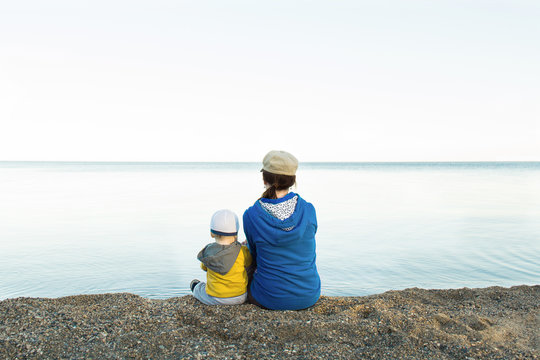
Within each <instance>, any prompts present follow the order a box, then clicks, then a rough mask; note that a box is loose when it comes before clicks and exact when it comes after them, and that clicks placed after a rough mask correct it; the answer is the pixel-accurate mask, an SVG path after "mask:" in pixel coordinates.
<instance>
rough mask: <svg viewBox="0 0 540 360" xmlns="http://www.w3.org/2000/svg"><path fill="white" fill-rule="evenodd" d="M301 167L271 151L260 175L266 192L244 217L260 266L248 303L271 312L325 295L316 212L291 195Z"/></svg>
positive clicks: (307, 303) (304, 305)
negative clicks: (317, 262)
mask: <svg viewBox="0 0 540 360" xmlns="http://www.w3.org/2000/svg"><path fill="white" fill-rule="evenodd" d="M297 168H298V160H296V158H295V157H294V156H293V155H292V154H289V153H288V152H285V151H270V152H269V153H268V154H267V155H266V156H265V157H264V160H263V168H262V170H261V171H262V173H263V182H264V185H265V187H266V191H265V192H264V193H263V195H262V197H261V198H260V199H259V200H257V201H256V202H255V204H254V205H253V206H251V207H250V208H249V209H247V210H246V211H245V212H244V217H243V223H244V232H245V234H246V239H247V242H248V247H249V250H250V252H251V255H252V257H253V259H254V261H255V266H256V269H255V272H254V273H253V279H252V281H251V283H250V286H249V289H248V299H249V301H250V302H252V303H254V304H256V305H259V306H261V307H264V308H267V309H273V310H299V309H305V308H308V307H310V306H312V305H314V304H315V303H316V302H317V300H318V299H319V296H320V293H321V280H320V278H319V274H318V272H317V267H316V265H315V233H316V232H317V217H316V215H315V208H314V207H313V205H311V204H310V203H308V202H306V201H305V200H304V199H302V198H301V197H300V196H299V195H298V194H295V193H294V192H289V189H290V188H291V187H292V186H293V185H294V184H295V183H296V169H297Z"/></svg>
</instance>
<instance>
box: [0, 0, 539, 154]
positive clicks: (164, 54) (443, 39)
mask: <svg viewBox="0 0 540 360" xmlns="http://www.w3.org/2000/svg"><path fill="white" fill-rule="evenodd" d="M539 19H540V2H539V1H537V0H531V1H520V0H507V1H497V0H486V1H476V0H466V1H459V0H426V1H414V0H412V1H405V0H399V1H397V0H396V1H384V0H383V1H373V0H371V1H358V0H356V1H340V0H327V1H315V0H314V1H307V0H306V1H292V0H271V1H252V0H249V1H248V0H246V1H229V0H227V1H223V0H219V1H203V0H193V1H178V0H175V1H161V0H154V1H118V0H107V1H82V0H65V1H55V0H50V1H25V0H21V1H2V2H1V3H0V161H1V160H4V161H5V160H48V161H260V160H261V159H262V157H263V156H264V154H265V153H266V152H267V151H269V150H272V149H277V150H287V151H290V152H292V153H293V154H295V155H296V157H297V158H298V159H299V160H300V161H512V160H521V161H540V20H539Z"/></svg>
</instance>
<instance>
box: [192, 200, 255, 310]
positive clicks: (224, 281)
mask: <svg viewBox="0 0 540 360" xmlns="http://www.w3.org/2000/svg"><path fill="white" fill-rule="evenodd" d="M210 236H212V238H214V239H215V242H214V243H211V244H208V245H206V246H205V247H204V249H202V250H201V251H200V252H199V254H198V255H197V259H199V260H200V261H201V268H202V269H203V270H204V271H206V283H204V282H202V281H199V280H197V279H195V280H193V281H192V282H191V284H190V287H191V291H192V292H193V296H195V298H197V299H198V300H199V301H200V302H202V303H203V304H206V305H237V304H242V303H244V302H245V301H246V298H247V284H248V276H247V273H246V267H247V266H249V265H250V264H251V254H250V253H249V250H248V248H247V247H246V246H243V245H241V244H240V243H239V242H238V217H237V216H236V214H235V213H234V212H232V211H230V210H219V211H217V212H216V213H215V214H214V215H213V216H212V220H211V221H210Z"/></svg>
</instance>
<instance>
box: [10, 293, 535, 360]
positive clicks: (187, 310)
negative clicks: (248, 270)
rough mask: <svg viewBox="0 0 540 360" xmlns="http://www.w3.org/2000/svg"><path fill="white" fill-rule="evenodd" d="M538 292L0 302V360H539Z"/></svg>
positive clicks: (92, 297) (100, 297)
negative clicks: (271, 304)
mask: <svg viewBox="0 0 540 360" xmlns="http://www.w3.org/2000/svg"><path fill="white" fill-rule="evenodd" d="M539 350H540V286H538V285H537V286H517V287H512V288H501V287H490V288H485V289H467V288H465V289H458V290H423V289H416V288H415V289H406V290H402V291H389V292H386V293H383V294H378V295H372V296H365V297H322V298H321V299H320V300H319V302H318V303H317V304H316V305H315V306H314V307H313V308H311V309H308V310H303V311H269V310H262V309H260V308H257V307H255V306H254V305H240V306H230V307H210V306H206V305H203V304H201V303H199V302H197V300H196V299H194V298H193V297H192V296H184V297H179V298H171V299H168V300H150V299H146V298H142V297H139V296H136V295H132V294H104V295H78V296H69V297H63V298H58V299H41V298H17V299H8V300H4V301H1V302H0V358H6V359H32V358H40V359H41V358H48V359H58V358H69V359H82V358H84V359H88V358H94V359H110V358H112V359H129V358H137V359H138V358H144V359H146V358H149V359H182V358H185V359H252V358H253V359H257V358H258V359H267V358H276V359H538V358H540V355H539Z"/></svg>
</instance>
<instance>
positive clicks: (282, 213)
mask: <svg viewBox="0 0 540 360" xmlns="http://www.w3.org/2000/svg"><path fill="white" fill-rule="evenodd" d="M297 202H298V195H295V196H294V197H292V198H290V199H289V200H285V201H283V202H280V203H277V204H272V203H267V202H263V201H262V200H259V203H260V204H261V207H262V208H263V209H264V210H265V211H266V212H267V213H269V214H270V215H272V216H273V217H275V218H277V219H279V220H282V221H283V220H286V219H288V218H290V217H291V215H292V214H294V210H295V209H296V203H297ZM292 229H294V226H291V227H288V228H284V229H282V230H285V231H291V230H292Z"/></svg>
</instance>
